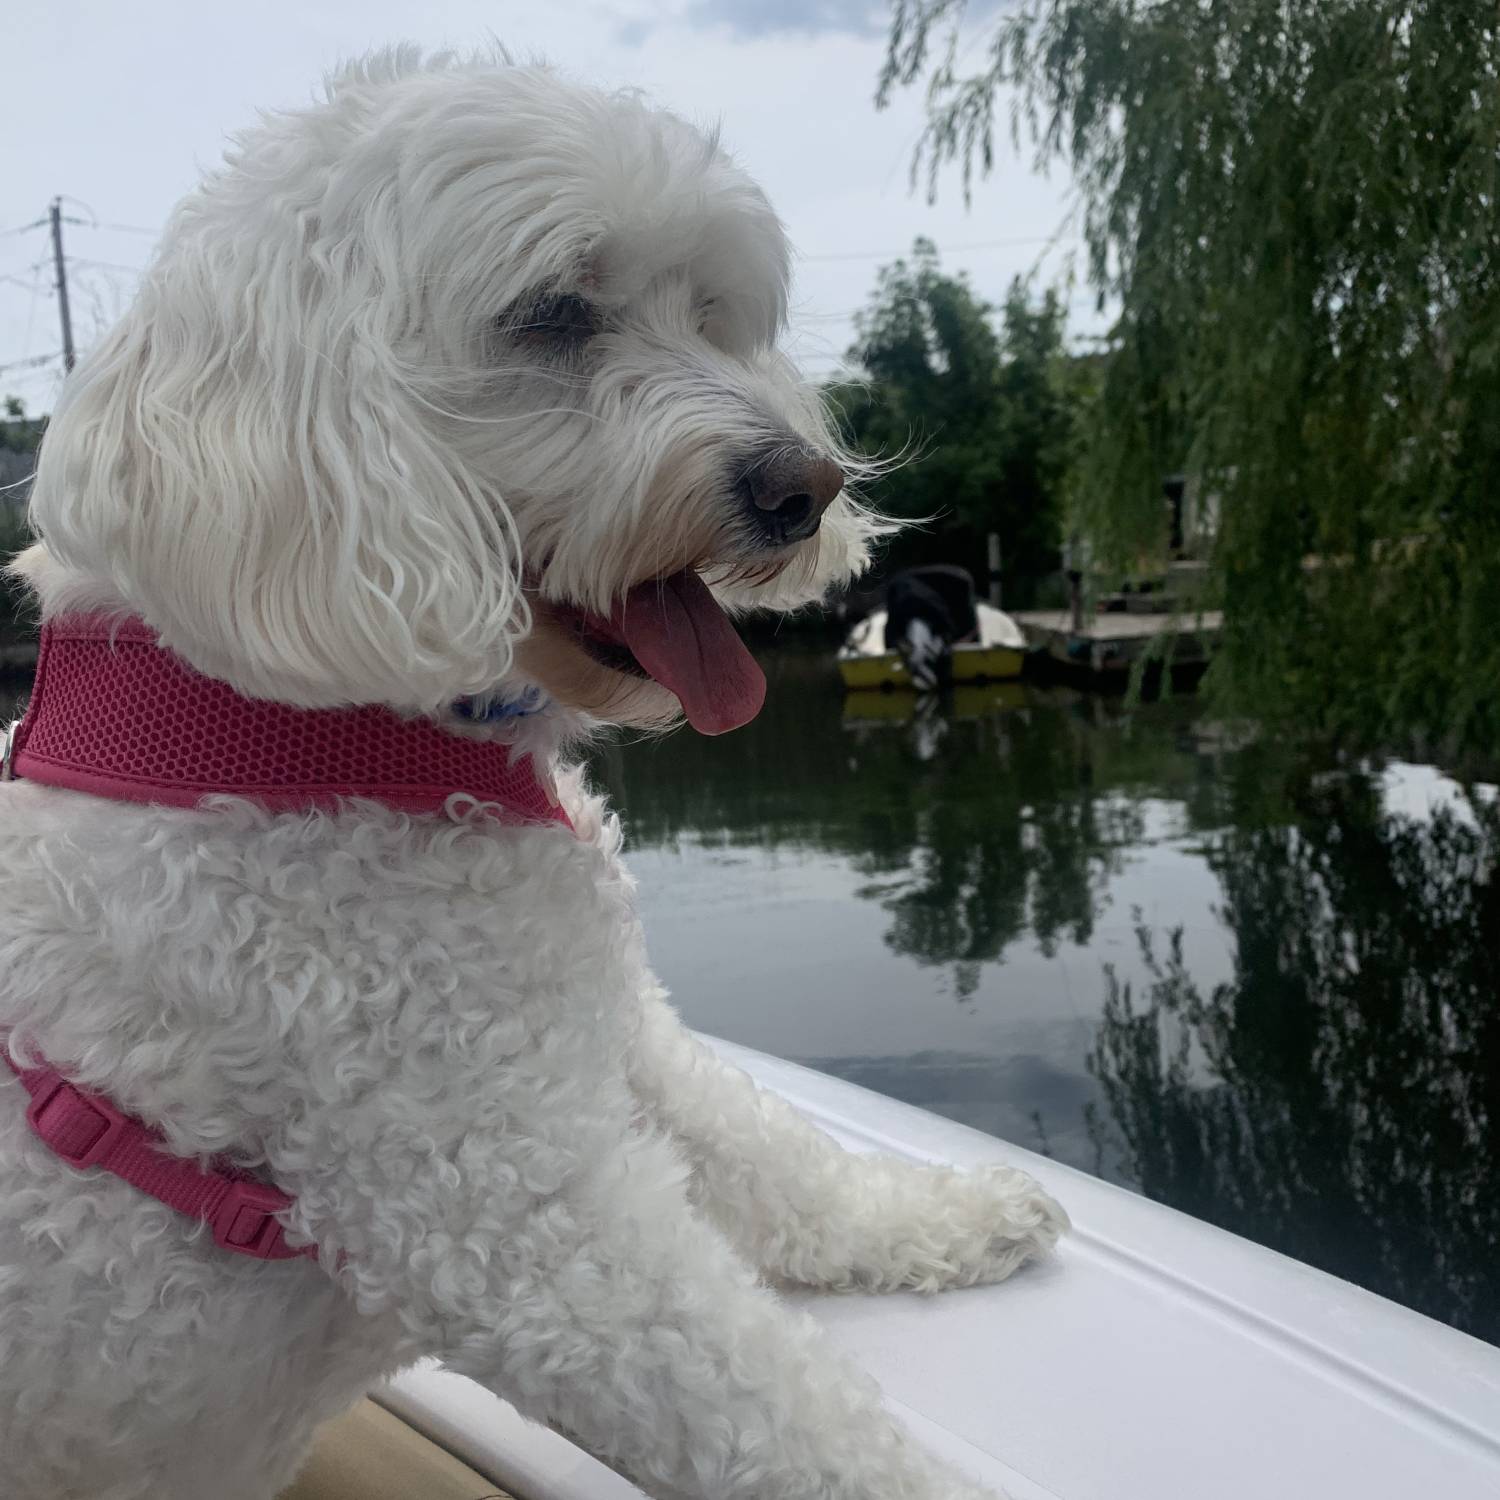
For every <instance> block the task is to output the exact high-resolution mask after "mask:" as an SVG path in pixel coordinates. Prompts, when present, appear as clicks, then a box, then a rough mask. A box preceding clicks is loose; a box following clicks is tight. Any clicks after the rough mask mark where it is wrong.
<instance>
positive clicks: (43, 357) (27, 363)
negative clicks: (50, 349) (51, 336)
mask: <svg viewBox="0 0 1500 1500" xmlns="http://www.w3.org/2000/svg"><path fill="white" fill-rule="evenodd" d="M61 357H62V356H61V354H60V353H54V354H33V355H32V356H31V358H30V359H13V360H11V362H10V363H9V364H7V365H0V372H3V371H5V370H32V369H35V368H36V367H37V366H38V365H46V364H51V362H52V361H53V360H54V359H60V358H61Z"/></svg>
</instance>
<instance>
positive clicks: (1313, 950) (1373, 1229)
mask: <svg viewBox="0 0 1500 1500" xmlns="http://www.w3.org/2000/svg"><path fill="white" fill-rule="evenodd" d="M768 668H769V673H770V676H771V692H770V697H769V700H768V703H767V706H766V709H765V712H764V713H763V714H762V716H761V717H760V718H759V719H758V720H757V721H756V722H755V723H754V724H753V725H751V726H750V727H748V728H747V729H744V730H741V731H739V732H738V733H736V734H733V735H729V736H726V737H724V738H722V739H718V740H705V739H701V738H699V737H697V736H695V735H693V734H691V733H690V732H680V733H677V734H675V735H672V736H669V737H668V738H666V739H664V740H659V741H648V742H641V743H622V744H618V745H613V746H609V747H607V748H605V749H604V750H602V751H601V752H600V753H599V755H598V756H597V759H596V774H597V776H598V777H599V779H600V780H602V781H603V782H604V783H605V784H606V785H607V787H608V788H609V790H610V792H611V793H612V795H613V798H614V800H615V802H616V804H617V805H618V806H619V808H620V809H621V811H622V813H623V816H624V819H625V822H626V828H627V836H628V842H629V847H630V861H631V865H632V868H633V869H634V871H635V873H636V875H637V877H638V879H639V882H640V896H641V902H642V906H643V908H644V913H645V918H646V923H647V932H648V935H649V940H650V943H651V948H652V954H653V957H654V960H655V963H656V966H657V968H658V970H659V971H660V972H661V974H662V976H663V978H664V979H665V980H666V982H667V983H668V985H669V986H670V987H671V988H672V990H673V992H674V995H675V997H676V1000H677V1003H678V1004H679V1005H680V1007H681V1008H682V1010H683V1012H684V1014H685V1015H686V1017H687V1019H688V1020H689V1022H690V1023H691V1024H693V1025H694V1026H697V1027H700V1028H702V1029H703V1030H706V1031H710V1032H714V1033H716V1034H718V1035H720V1036H724V1037H728V1038H732V1039H733V1040H735V1041H740V1042H745V1043H748V1044H749V1045H751V1046H754V1047H759V1048H762V1049H764V1050H766V1051H769V1052H773V1053H778V1054H780V1055H782V1056H785V1057H790V1058H794V1059H796V1060H798V1061H800V1062H805V1063H808V1064H810V1065H811V1066H813V1067H815V1068H820V1069H824V1070H826V1071H828V1072H831V1073H836V1074H839V1075H840V1076H842V1077H845V1078H850V1079H853V1080H854V1081H856V1082H858V1083H862V1084H865V1085H867V1086H869V1087H871V1088H875V1089H878V1090H881V1091H883V1092H885V1093H889V1094H893V1095H895V1096H896V1097H898V1098H901V1099H905V1100H909V1101H911V1102H913V1103H916V1104H920V1105H923V1106H925V1107H926V1108H929V1109H932V1110H936V1111H937V1112H938V1113H940V1114H944V1115H948V1116H950V1117H952V1118H954V1119H957V1120H962V1121H965V1122H966V1123H968V1124H971V1125H975V1126H978V1127H979V1128H980V1129H983V1130H987V1131H991V1132H993V1133H994V1134H996V1135H999V1136H1002V1137H1004V1138H1006V1139H1008V1140H1012V1141H1016V1142H1018V1143H1020V1144H1022V1145H1025V1146H1028V1147H1031V1148H1032V1149H1036V1150H1041V1151H1045V1152H1049V1153H1051V1154H1052V1155H1054V1156H1056V1157H1058V1158H1060V1159H1061V1160H1063V1161H1067V1162H1069V1163H1071V1164H1073V1165H1074V1166H1078V1167H1082V1168H1084V1169H1085V1170H1087V1171H1090V1172H1096V1173H1099V1174H1101V1175H1103V1176H1106V1177H1108V1178H1110V1179H1112V1180H1114V1181H1116V1182H1122V1183H1125V1184H1127V1185H1129V1186H1131V1187H1133V1188H1136V1189H1138V1190H1139V1191H1141V1192H1144V1193H1147V1194H1149V1195H1150V1196H1151V1197H1154V1198H1159V1199H1161V1200H1162V1201H1164V1202H1168V1203H1171V1204H1174V1205H1175V1206H1177V1207H1178V1208H1181V1209H1184V1210H1185V1211H1187V1212H1188V1213H1191V1214H1194V1215H1196V1216H1198V1217H1199V1218H1203V1219H1207V1220H1210V1221H1212V1222H1213V1223H1216V1224H1220V1225H1223V1226H1224V1227H1225V1228H1228V1229H1231V1230H1234V1231H1235V1232H1236V1233H1239V1234H1243V1235H1246V1236H1248V1237H1249V1238H1251V1239H1255V1240H1259V1241H1260V1242H1262V1243H1263V1244H1267V1245H1271V1246H1274V1247H1275V1248H1277V1249H1279V1250H1283V1251H1285V1252H1287V1253H1288V1254H1290V1255H1294V1256H1296V1257H1298V1258H1299V1259H1302V1260H1306V1261H1309V1262H1311V1263H1313V1264H1315V1265H1318V1266H1322V1267H1324V1268H1325V1269H1327V1270H1330V1271H1333V1272H1335V1273H1336V1274H1338V1275H1341V1276H1345V1277H1348V1278H1349V1279H1351V1280H1353V1281H1357V1282H1360V1283H1362V1284H1363V1285H1365V1286H1368V1287H1371V1288H1373V1289H1374V1290H1376V1291H1379V1292H1382V1293H1384V1294H1385V1295H1387V1296H1390V1297H1393V1298H1395V1299H1397V1300H1398V1301H1402V1302H1405V1303H1408V1304H1409V1305H1411V1306H1413V1307H1416V1308H1419V1309H1421V1310H1422V1311H1424V1312H1427V1313H1429V1314H1431V1315H1432V1316H1434V1317H1437V1318H1441V1319H1443V1320H1444V1321H1447V1322H1451V1323H1454V1324H1457V1325H1458V1326H1459V1327H1462V1328H1465V1329H1467V1330H1469V1331H1470V1332H1472V1333H1475V1334H1478V1335H1479V1336H1481V1337H1483V1338H1487V1339H1490V1340H1491V1341H1493V1342H1497V1343H1500V1276H1497V1274H1496V1269H1495V1268H1496V1264H1497V1252H1500V877H1497V874H1496V855H1497V851H1500V806H1497V803H1496V799H1495V796H1494V792H1493V789H1492V788H1489V787H1484V786H1480V787H1476V788H1472V789H1467V790H1466V789H1464V788H1462V787H1460V786H1458V785H1457V784H1455V783H1454V782H1452V781H1450V780H1449V779H1448V778H1446V777H1444V776H1443V775H1442V774H1441V773H1440V772H1438V771H1437V770H1435V769H1433V768H1431V767H1427V766H1419V765H1411V764H1406V763H1401V762H1389V763H1380V764H1372V765H1362V766H1356V767H1351V766H1347V765H1340V764H1338V763H1337V762H1335V761H1333V760H1332V759H1331V758H1329V757H1322V756H1317V755H1312V754H1308V753H1307V752H1305V751H1304V752H1294V751H1292V750H1290V749H1289V748H1288V747H1286V746H1284V745H1282V744H1278V743H1275V742H1270V741H1266V740H1260V741H1255V740H1252V741H1249V742H1244V741H1242V740H1238V739H1236V738H1235V737H1234V736H1231V735H1229V734H1227V733H1226V732H1225V731H1224V730H1223V729H1222V728H1221V727H1220V726H1217V725H1215V724H1214V723H1212V722H1211V721H1210V720H1208V719H1207V717H1206V716H1205V715H1204V713H1203V710H1202V709H1201V707H1200V705H1199V704H1198V703H1197V702H1196V700H1193V699H1179V700H1177V701H1175V702H1166V703H1159V704H1152V705H1144V706H1142V707H1140V708H1138V709H1136V710H1134V711H1132V712H1126V711H1125V708H1124V706H1123V705H1122V704H1120V703H1119V702H1117V701H1111V700H1106V699H1100V698H1096V697H1090V696H1082V695H1078V694H1072V693H1068V692H1065V691H1062V690H1048V691H1042V690H1037V689H1032V688H1026V689H1024V690H1023V689H1021V688H1018V687H1009V688H1005V689H991V690H989V691H988V692H976V693H973V694H971V695H969V696H960V697H959V698H958V699H957V700H956V701H955V703H954V704H953V705H952V708H951V710H950V711H949V712H948V713H946V714H944V715H939V716H936V717H933V718H928V719H924V720H922V721H920V722H913V721H911V720H910V719H909V718H901V717H891V714H892V713H893V712H899V711H900V710H901V709H902V708H903V707H904V705H903V704H902V703H901V701H900V700H898V699H895V698H885V699H882V698H879V697H878V696H877V697H875V698H874V699H872V700H869V701H867V702H866V703H865V704H863V705H862V706H861V705H860V704H858V703H855V702H854V701H853V700H851V702H850V703H849V704H848V705H846V704H845V702H844V700H843V697H842V695H841V693H840V690H839V686H838V681H837V677H836V675H835V674H834V672H833V669H832V665H831V663H830V662H829V661H827V660H826V659H819V658H814V657H809V656H806V655H800V654H794V653H785V654H781V655H778V656H777V657H775V658H773V659H771V660H770V661H769V662H768ZM5 696H6V693H5V684H4V683H3V682H0V709H3V708H4V706H5V704H4V699H5Z"/></svg>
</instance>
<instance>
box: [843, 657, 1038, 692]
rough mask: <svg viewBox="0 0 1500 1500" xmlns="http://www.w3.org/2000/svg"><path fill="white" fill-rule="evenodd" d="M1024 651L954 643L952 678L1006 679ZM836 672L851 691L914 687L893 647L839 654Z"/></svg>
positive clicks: (1019, 664)
mask: <svg viewBox="0 0 1500 1500" xmlns="http://www.w3.org/2000/svg"><path fill="white" fill-rule="evenodd" d="M1025 663H1026V653H1025V652H1024V651H1016V650H1014V649H1012V648H1011V647H1009V646H955V647H954V648H953V680H954V682H955V683H959V682H1009V681H1010V680H1011V679H1013V678H1016V677H1019V676H1020V675H1021V669H1022V667H1023V666H1024V665H1025ZM839 676H840V677H842V678H843V679H844V686H845V687H846V688H848V689H849V690H850V691H851V692H858V691H859V690H861V689H867V688H904V689H906V690H907V691H908V692H909V691H911V690H912V689H913V687H914V684H913V683H912V680H911V677H910V676H909V674H908V673H907V670H906V666H905V664H904V663H903V662H902V660H901V658H900V657H899V656H898V655H897V654H896V653H895V652H894V651H884V652H882V653H881V654H880V655H878V656H844V657H840V658H839Z"/></svg>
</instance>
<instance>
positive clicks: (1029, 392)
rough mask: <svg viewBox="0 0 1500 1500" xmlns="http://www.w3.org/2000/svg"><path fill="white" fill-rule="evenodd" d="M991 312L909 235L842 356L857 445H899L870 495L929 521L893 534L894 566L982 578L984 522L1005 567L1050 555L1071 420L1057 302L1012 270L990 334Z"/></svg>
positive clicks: (1040, 567) (876, 448) (890, 449)
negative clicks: (895, 461)
mask: <svg viewBox="0 0 1500 1500" xmlns="http://www.w3.org/2000/svg"><path fill="white" fill-rule="evenodd" d="M992 314H993V309H992V308H991V307H990V306H989V305H988V304H987V303H985V302H983V301H982V300H980V298H979V297H978V296H976V294H975V292H974V290H973V288H972V287H971V286H970V285H969V283H968V281H967V280H966V278H964V277H963V276H950V275H948V274H946V273H945V272H944V271H943V270H942V267H941V265H940V263H939V259H938V253H937V250H936V249H935V248H934V247H933V245H932V244H931V243H930V242H929V241H927V240H922V239H919V240H917V241H916V243H915V245H914V246H913V249H912V254H911V258H910V259H909V260H906V259H903V260H898V261H896V262H895V263H894V264H892V265H889V266H886V267H884V268H883V269H882V270H881V271H880V273H879V278H878V280H877V282H876V287H875V292H874V294H873V296H872V298H871V301H870V305H869V307H868V308H867V309H866V310H865V311H864V312H863V313H861V314H860V315H859V317H858V318H857V320H856V328H857V331H858V341H857V342H856V344H855V345H854V347H853V348H852V349H851V350H850V351H849V359H850V362H851V364H853V365H855V366H856V367H858V368H859V369H860V370H861V371H862V372H863V373H864V374H865V375H866V376H867V377H868V379H867V380H866V381H864V382H850V383H848V384H843V385H839V386H835V387H834V388H833V389H832V390H831V392H830V396H831V398H832V399H833V401H834V403H835V405H836V406H837V407H838V408H839V409H840V410H841V411H842V412H843V414H844V416H845V419H846V422H847V425H848V427H849V429H850V431H851V433H852V435H853V436H854V438H855V440H856V442H858V443H859V444H860V445H861V446H862V447H864V448H865V449H866V450H867V451H870V452H873V453H878V454H883V455H886V456H889V455H892V454H896V453H905V454H906V455H907V461H906V462H904V463H902V464H900V465H898V466H897V467H896V468H894V469H893V470H892V471H891V472H890V473H888V474H886V475H885V476H884V477H883V478H882V479H881V480H880V481H878V483H877V486H876V488H875V490H874V492H873V494H872V498H873V500H874V502H875V503H876V505H877V506H879V507H880V508H882V509H884V510H886V511H888V512H889V513H890V514H892V515H895V516H900V517H903V518H905V519H909V520H912V519H921V520H923V521H924V522H926V523H927V524H925V525H924V526H923V527H922V528H920V529H916V530H912V531H909V532H907V533H906V534H905V535H904V536H902V537H901V538H900V539H898V540H897V541H896V542H895V543H893V544H892V546H891V549H890V559H891V562H892V563H893V564H895V565H908V564H911V563H915V562H933V561H943V562H958V563H962V564H965V565H966V566H968V567H969V568H970V570H971V571H972V572H974V573H975V575H976V577H982V576H983V574H984V571H985V569H986V567H987V562H986V552H985V538H986V536H987V534H988V533H989V532H991V531H996V532H998V533H999V534H1000V538H1001V544H1002V547H1003V550H1004V555H1005V559H1006V568H1007V571H1010V572H1014V573H1016V574H1019V575H1022V576H1028V575H1033V576H1034V575H1036V574H1039V573H1042V572H1044V571H1046V570H1047V569H1048V568H1050V567H1051V566H1052V565H1053V560H1054V553H1055V549H1056V547H1057V540H1058V515H1059V512H1060V505H1061V488H1062V479H1063V473H1064V470H1065V468H1066V464H1067V459H1068V452H1069V445H1070V442H1071V427H1072V423H1071V414H1070V408H1069V404H1068V399H1067V391H1066V387H1065V385H1064V383H1063V380H1062V378H1061V374H1060V372H1061V370H1062V367H1063V365H1064V353H1063V317H1064V315H1063V308H1062V304H1061V303H1060V301H1059V300H1058V298H1057V296H1056V295H1055V294H1054V293H1052V292H1050V291H1049V292H1047V293H1046V294H1045V295H1044V296H1043V297H1042V299H1041V300H1040V302H1034V301H1033V300H1032V299H1031V298H1030V296H1029V295H1028V294H1027V291H1026V288H1025V286H1024V284H1023V283H1021V282H1020V281H1017V282H1015V283H1013V284H1012V286H1011V288H1010V291H1009V294H1008V295H1007V297H1006V300H1005V306H1004V308H1003V309H1002V310H1001V318H1000V324H999V329H998V331H997V329H996V327H995V325H994V323H993V322H992Z"/></svg>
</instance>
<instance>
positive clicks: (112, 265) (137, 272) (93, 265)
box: [68, 255, 146, 276]
mask: <svg viewBox="0 0 1500 1500" xmlns="http://www.w3.org/2000/svg"><path fill="white" fill-rule="evenodd" d="M68 259H69V260H71V261H72V262H73V264H74V265H75V266H87V267H88V268H89V269H90V270H97V271H125V272H128V273H129V274H130V275H131V276H144V275H145V274H146V273H145V271H144V270H143V269H142V268H141V267H140V266H125V265H121V264H120V262H119V261H116V260H88V259H85V258H84V257H83V256H81V255H70V256H69V257H68Z"/></svg>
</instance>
